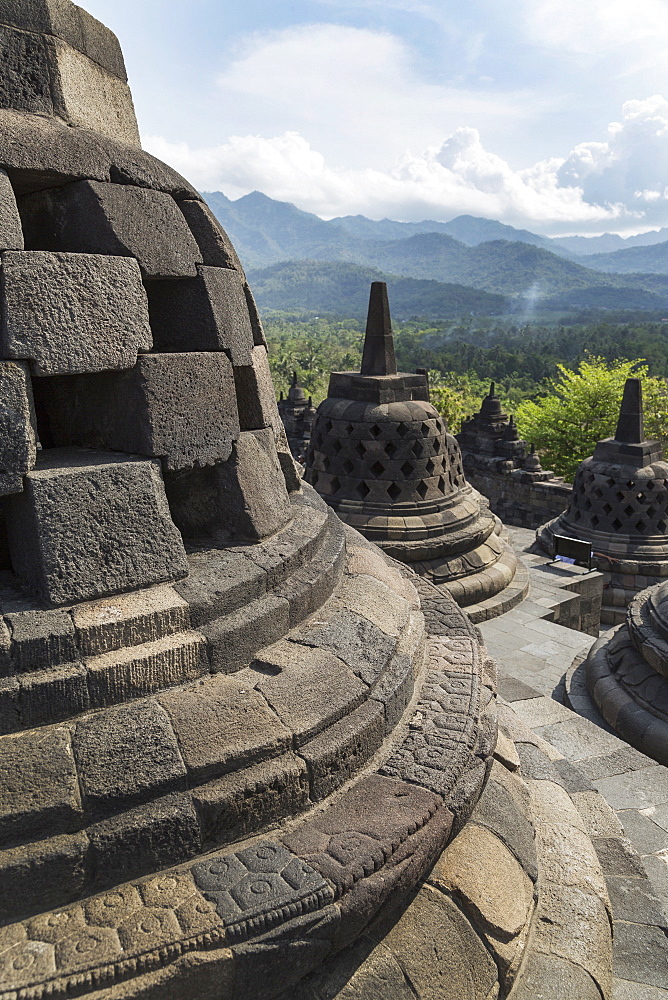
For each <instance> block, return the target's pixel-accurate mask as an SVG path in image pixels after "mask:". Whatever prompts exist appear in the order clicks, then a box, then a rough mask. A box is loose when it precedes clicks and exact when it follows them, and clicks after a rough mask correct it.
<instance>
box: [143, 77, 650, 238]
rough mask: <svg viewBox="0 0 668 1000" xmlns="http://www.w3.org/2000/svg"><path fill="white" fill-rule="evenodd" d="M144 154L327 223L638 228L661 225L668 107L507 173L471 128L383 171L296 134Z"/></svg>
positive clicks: (632, 109) (155, 143)
mask: <svg viewBox="0 0 668 1000" xmlns="http://www.w3.org/2000/svg"><path fill="white" fill-rule="evenodd" d="M146 145H147V146H148V148H149V149H150V150H151V151H152V152H153V153H155V154H156V155H157V156H160V157H161V158H162V159H165V160H168V161H169V162H171V163H173V164H174V165H175V166H176V167H177V168H178V169H180V170H181V171H182V172H183V173H185V174H186V175H187V176H188V177H189V178H191V179H192V180H193V181H194V182H195V183H196V184H197V185H198V186H199V187H200V188H201V189H202V190H215V189H220V190H222V191H224V192H225V193H226V194H227V195H228V196H230V197H239V196H240V195H243V194H246V193H248V192H249V191H252V190H261V191H263V192H264V193H265V194H268V195H269V196H270V197H272V198H276V199H278V200H282V201H291V202H294V203H295V204H296V205H298V206H299V207H300V208H302V209H305V210H307V211H311V212H315V213H317V214H319V215H322V216H324V217H332V216H335V215H344V214H356V213H362V214H365V215H368V216H371V217H373V218H381V217H384V216H389V217H391V218H397V219H409V220H419V219H424V218H437V219H447V218H451V217H453V216H455V215H459V214H472V215H479V216H486V217H492V218H497V219H501V220H502V221H505V222H508V223H511V224H513V225H520V226H529V227H532V226H533V227H535V228H537V229H539V230H540V231H542V232H567V231H569V232H572V231H576V232H577V231H579V232H586V231H590V232H600V231H603V230H604V229H608V228H614V229H618V230H625V229H626V230H629V231H631V230H635V231H638V230H639V229H642V228H651V227H652V226H661V225H665V224H668V101H666V99H665V98H663V97H661V96H654V97H650V98H647V99H646V100H633V101H627V102H626V103H625V104H624V106H623V108H622V114H621V117H620V120H619V121H618V122H613V123H612V124H611V125H610V126H609V128H608V131H607V135H606V136H605V138H604V139H603V140H600V141H593V142H585V143H580V144H579V145H577V146H576V147H575V148H574V149H572V150H571V151H570V152H569V153H568V155H567V156H562V157H553V158H550V159H547V160H542V161H540V162H538V163H535V164H532V165H530V166H528V167H526V168H523V169H514V168H513V167H511V166H510V164H509V163H508V162H507V161H506V160H505V159H504V158H503V157H501V156H499V155H497V154H495V153H494V152H492V151H490V150H488V149H487V148H486V147H485V146H484V144H483V142H482V141H481V138H480V134H479V132H478V130H477V129H474V128H470V127H460V128H457V129H455V130H454V131H453V132H452V133H451V134H450V135H449V136H448V137H447V138H446V139H445V141H444V142H442V143H441V144H440V145H434V146H431V147H429V148H427V149H426V150H424V151H423V152H421V153H411V152H406V153H404V154H403V155H402V156H401V157H399V158H398V159H397V160H396V161H395V163H394V165H393V166H392V168H391V169H387V170H380V169H375V168H374V169H372V168H363V169H353V168H342V167H337V166H335V165H332V164H331V163H330V162H328V160H327V158H326V157H325V156H324V155H323V154H322V153H321V152H319V151H318V150H316V149H313V148H312V146H311V145H310V144H309V142H308V141H307V140H306V139H305V138H304V137H303V136H302V135H300V134H299V133H297V132H293V131H287V132H285V133H283V134H281V135H279V136H275V137H272V138H264V137H262V136H259V135H246V136H233V137H232V138H230V139H229V140H228V141H227V142H226V143H223V144H221V145H219V146H216V147H211V148H205V149H191V148H189V147H188V146H187V145H185V144H171V143H169V142H167V141H166V140H165V139H162V138H160V137H152V138H149V139H148V140H147V141H146Z"/></svg>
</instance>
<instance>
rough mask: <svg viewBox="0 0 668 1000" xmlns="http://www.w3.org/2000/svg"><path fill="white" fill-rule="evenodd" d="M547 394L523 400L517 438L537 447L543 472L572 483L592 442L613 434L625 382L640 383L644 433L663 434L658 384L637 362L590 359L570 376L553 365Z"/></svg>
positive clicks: (665, 404) (665, 410) (664, 407)
mask: <svg viewBox="0 0 668 1000" xmlns="http://www.w3.org/2000/svg"><path fill="white" fill-rule="evenodd" d="M557 369H558V371H559V376H558V378H556V379H554V380H552V381H550V383H549V385H548V395H546V396H544V397H543V398H541V399H537V400H531V399H527V400H525V401H524V402H523V403H521V404H520V405H519V407H518V408H517V410H516V414H515V416H516V419H517V425H518V429H519V432H520V435H521V436H522V437H523V438H525V439H526V440H527V441H531V442H532V443H534V444H535V445H536V448H537V450H538V451H539V453H540V455H541V461H542V463H543V466H544V467H545V468H550V469H552V470H554V472H556V473H557V474H558V475H561V476H565V477H566V479H568V480H572V478H573V476H574V475H575V471H576V469H577V467H578V465H579V464H580V462H581V461H582V460H583V459H584V458H586V457H587V456H588V455H591V454H592V452H593V450H594V447H595V446H596V443H597V441H600V440H601V439H602V438H606V437H612V436H613V435H614V433H615V428H616V425H617V418H618V415H619V406H620V403H621V399H622V394H623V391H624V383H625V382H626V379H627V378H629V377H630V376H632V375H635V376H637V377H639V378H641V379H642V381H643V390H644V395H645V397H646V398H645V408H646V413H647V433H657V434H659V436H661V437H663V436H665V434H666V429H667V424H666V416H667V414H668V397H667V395H666V383H665V381H664V380H663V379H656V378H652V377H650V376H648V369H647V365H645V364H643V362H642V361H641V360H639V359H635V360H631V361H629V360H622V359H616V360H614V361H606V360H605V359H603V358H601V357H596V356H594V355H591V356H589V357H587V358H585V359H584V360H582V361H581V362H580V363H579V365H578V367H577V369H576V370H575V371H572V370H571V369H569V368H566V366H565V365H562V364H558V365H557Z"/></svg>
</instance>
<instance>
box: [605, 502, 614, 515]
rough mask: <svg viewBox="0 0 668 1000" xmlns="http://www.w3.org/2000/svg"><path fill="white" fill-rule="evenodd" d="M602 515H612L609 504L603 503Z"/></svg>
mask: <svg viewBox="0 0 668 1000" xmlns="http://www.w3.org/2000/svg"><path fill="white" fill-rule="evenodd" d="M603 513H604V514H612V507H611V506H610V504H609V503H604V504H603Z"/></svg>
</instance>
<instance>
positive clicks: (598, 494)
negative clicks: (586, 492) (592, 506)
mask: <svg viewBox="0 0 668 1000" xmlns="http://www.w3.org/2000/svg"><path fill="white" fill-rule="evenodd" d="M591 495H592V496H593V497H595V498H596V499H597V500H600V499H601V496H602V494H601V491H600V489H599V488H598V486H595V487H594V489H593V490H592V491H591Z"/></svg>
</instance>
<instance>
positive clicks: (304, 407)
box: [278, 372, 315, 464]
mask: <svg viewBox="0 0 668 1000" xmlns="http://www.w3.org/2000/svg"><path fill="white" fill-rule="evenodd" d="M278 413H279V416H280V418H281V420H282V421H283V426H284V427H285V433H286V435H287V439H288V444H289V446H290V451H291V452H292V456H293V458H295V459H296V461H298V462H300V463H302V464H303V463H304V461H305V459H306V452H307V451H308V444H309V441H310V440H311V425H312V424H313V418H314V417H315V406H314V405H313V400H312V399H311V397H310V396H307V395H306V393H305V392H304V389H303V388H302V386H301V385H300V384H299V380H298V379H297V372H293V373H292V384H291V385H290V388H289V389H288V395H287V398H285V399H284V398H283V393H281V398H280V399H279V401H278Z"/></svg>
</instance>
